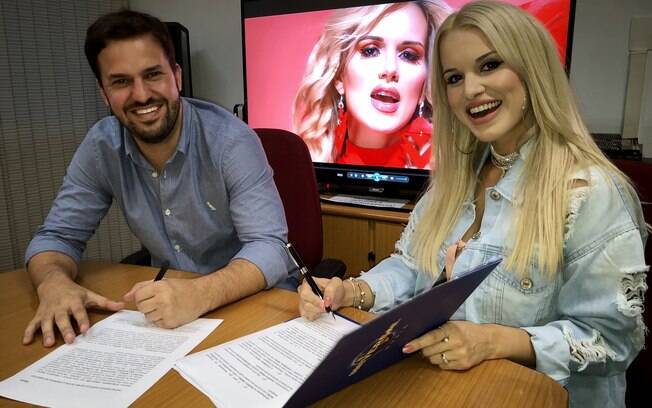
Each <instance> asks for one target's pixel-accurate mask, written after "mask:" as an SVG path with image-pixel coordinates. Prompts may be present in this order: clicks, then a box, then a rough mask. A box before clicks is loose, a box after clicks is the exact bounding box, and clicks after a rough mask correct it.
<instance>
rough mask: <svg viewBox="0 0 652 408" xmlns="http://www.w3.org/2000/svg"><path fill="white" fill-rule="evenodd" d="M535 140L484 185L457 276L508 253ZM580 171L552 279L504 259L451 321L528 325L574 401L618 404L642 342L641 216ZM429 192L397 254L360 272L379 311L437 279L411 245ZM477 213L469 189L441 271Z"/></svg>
mask: <svg viewBox="0 0 652 408" xmlns="http://www.w3.org/2000/svg"><path fill="white" fill-rule="evenodd" d="M532 147H533V142H532V141H530V142H528V143H526V144H525V145H524V146H523V147H522V149H521V158H519V159H518V161H517V162H516V163H515V164H514V166H513V167H512V168H511V169H510V170H509V171H508V172H507V174H506V175H505V177H503V178H502V179H501V180H500V181H499V182H498V183H497V184H496V186H494V187H491V188H489V189H487V190H486V192H485V210H484V215H483V218H482V224H481V226H480V232H481V233H480V234H479V236H475V237H474V238H472V239H470V240H469V241H468V242H467V244H466V247H465V249H464V250H463V251H462V252H461V254H460V255H459V257H458V258H457V260H456V261H455V265H454V268H453V271H452V272H453V278H454V277H455V276H456V275H457V274H460V273H462V272H464V271H466V270H469V269H471V268H473V267H475V266H477V265H479V264H481V263H484V262H487V261H489V260H490V259H493V258H496V257H502V258H504V259H507V258H508V257H509V255H510V253H511V248H513V245H514V241H513V240H514V238H513V235H512V232H513V231H512V230H511V226H512V223H513V220H514V218H515V217H514V213H515V207H516V204H517V200H518V199H519V197H515V186H516V185H517V182H518V179H519V177H520V175H521V174H522V172H523V166H524V163H525V161H527V160H528V159H531V160H536V158H534V157H531V158H530V157H529V156H530V153H531V150H532ZM486 157H487V155H486V154H485V156H484V159H483V161H484V160H485V159H486ZM574 179H583V180H586V181H587V182H588V187H579V188H577V189H574V190H573V191H572V193H571V197H569V210H568V216H567V219H566V234H565V239H564V260H563V265H562V266H561V269H560V270H559V271H558V272H557V273H556V275H555V278H553V279H552V280H551V279H549V278H547V277H546V276H544V275H543V274H542V273H541V271H539V269H538V267H537V266H536V265H535V266H533V267H532V268H531V269H530V270H529V271H528V272H527V274H526V276H522V277H518V276H516V274H515V273H513V272H512V271H509V270H506V269H505V266H504V264H501V265H499V266H498V268H496V269H495V270H494V271H493V272H492V273H491V274H490V275H489V277H488V278H487V279H485V281H484V282H482V283H481V284H480V286H479V287H478V288H477V289H476V290H475V291H474V292H473V293H472V294H471V296H469V298H468V299H467V300H466V301H465V302H464V304H463V305H462V306H461V307H460V308H459V309H458V310H457V311H456V312H455V313H454V315H453V317H452V318H451V320H468V321H472V322H476V323H498V324H502V325H506V326H512V327H521V328H523V329H524V330H526V331H527V332H528V333H529V334H530V340H531V342H532V345H533V348H534V351H535V353H536V369H537V370H538V371H541V372H543V373H545V374H547V375H549V376H550V377H552V378H553V379H555V380H557V381H559V382H560V383H561V384H563V385H564V386H566V388H567V389H568V391H569V396H570V405H571V406H574V407H597V406H601V407H621V406H624V404H625V387H626V384H625V370H626V368H627V366H628V365H629V364H630V363H631V362H632V360H633V359H634V358H635V357H636V355H637V354H638V351H639V350H640V349H641V348H642V346H643V344H644V336H645V334H644V333H645V325H644V323H643V320H642V315H641V313H642V310H643V304H642V302H643V295H644V293H645V290H646V285H645V272H646V271H647V269H648V267H647V266H646V265H645V261H644V257H643V253H644V251H643V249H644V243H645V239H646V237H647V234H646V231H645V227H644V226H645V224H644V222H643V216H642V211H641V207H640V203H638V202H634V203H632V202H631V200H629V199H628V198H627V195H626V194H624V191H623V189H622V186H619V185H617V184H615V182H612V181H611V179H610V178H607V176H605V174H604V173H603V172H602V171H600V170H598V169H596V168H590V169H587V170H585V171H582V172H578V174H576V175H575V177H574ZM428 194H437V192H436V191H431V192H429V193H428ZM426 201H427V197H424V199H422V200H421V201H420V202H419V203H418V204H417V206H416V208H415V210H414V211H413V213H412V215H411V216H410V221H409V223H408V225H407V227H406V228H405V231H404V232H403V235H402V237H401V239H400V240H399V241H398V242H397V245H396V249H397V251H396V253H395V254H394V255H392V257H390V258H388V259H386V260H384V261H383V262H381V263H379V264H378V265H377V266H376V267H374V268H373V269H372V270H370V271H369V272H367V273H366V274H363V276H362V279H364V280H365V281H367V282H368V283H369V285H370V287H371V288H372V290H373V291H374V292H375V303H374V306H373V311H383V310H387V309H389V308H391V307H393V306H395V305H397V304H399V303H401V302H404V301H406V300H407V299H409V298H411V297H413V296H415V295H416V294H418V293H420V292H422V291H423V290H426V289H427V288H429V287H431V286H432V284H433V282H434V281H435V279H436V278H437V277H432V276H430V275H429V274H427V273H423V272H422V271H419V270H418V268H417V267H416V265H415V260H414V258H413V256H412V253H411V240H412V234H413V232H414V227H415V225H416V224H417V223H418V222H419V217H420V213H421V212H422V211H423V206H424V205H425V202H426ZM474 219H475V205H474V203H473V202H472V198H470V199H469V201H468V202H466V203H465V204H464V208H463V210H462V214H461V216H460V219H459V220H458V222H457V223H456V225H455V227H454V228H453V231H452V233H451V234H450V235H449V236H448V238H447V239H446V241H445V242H444V244H443V245H442V247H441V249H440V251H439V271H442V270H443V268H444V258H445V250H446V248H448V246H450V245H452V244H453V243H454V242H456V241H457V240H459V239H461V238H462V236H463V235H464V233H465V232H466V231H467V230H468V228H469V227H470V226H471V224H472V223H473V220H474Z"/></svg>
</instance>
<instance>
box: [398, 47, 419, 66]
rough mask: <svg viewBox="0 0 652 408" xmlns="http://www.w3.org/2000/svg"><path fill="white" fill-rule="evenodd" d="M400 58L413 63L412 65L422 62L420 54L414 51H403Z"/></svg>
mask: <svg viewBox="0 0 652 408" xmlns="http://www.w3.org/2000/svg"><path fill="white" fill-rule="evenodd" d="M399 57H400V58H401V59H404V60H406V61H408V62H411V63H416V62H419V61H421V54H419V53H417V52H415V51H412V50H404V51H401V53H400V54H399Z"/></svg>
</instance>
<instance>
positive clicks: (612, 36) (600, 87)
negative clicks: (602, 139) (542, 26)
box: [571, 0, 652, 134]
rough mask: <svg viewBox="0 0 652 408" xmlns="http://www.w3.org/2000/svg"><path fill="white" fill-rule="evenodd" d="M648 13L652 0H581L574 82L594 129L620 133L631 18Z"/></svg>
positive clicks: (577, 9)
mask: <svg viewBox="0 0 652 408" xmlns="http://www.w3.org/2000/svg"><path fill="white" fill-rule="evenodd" d="M647 14H652V1H650V0H577V6H576V9H575V31H574V38H573V55H572V62H571V84H572V86H573V88H574V89H575V92H576V94H577V97H578V99H579V103H580V108H581V111H582V114H583V115H584V119H585V120H586V122H587V124H588V126H589V130H591V132H594V133H618V134H620V133H621V129H622V123H623V110H624V107H625V89H626V84H627V69H628V60H629V56H628V47H629V23H630V19H631V17H632V16H635V15H647Z"/></svg>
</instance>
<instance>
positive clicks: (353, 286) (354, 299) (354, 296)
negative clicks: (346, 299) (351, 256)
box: [347, 278, 358, 307]
mask: <svg viewBox="0 0 652 408" xmlns="http://www.w3.org/2000/svg"><path fill="white" fill-rule="evenodd" d="M347 280H348V281H349V283H351V289H353V300H352V301H351V306H353V307H355V304H356V303H357V297H358V296H357V294H356V290H355V286H356V285H355V283H353V281H354V280H355V279H353V278H349V279H347Z"/></svg>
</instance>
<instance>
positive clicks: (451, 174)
mask: <svg viewBox="0 0 652 408" xmlns="http://www.w3.org/2000/svg"><path fill="white" fill-rule="evenodd" d="M466 29H477V30H479V31H480V32H482V33H483V34H484V36H485V37H486V38H487V39H488V40H489V43H491V44H492V45H493V47H494V49H495V51H496V52H497V53H498V55H499V56H500V57H501V58H502V59H503V61H504V62H505V64H507V66H509V67H510V68H511V69H513V70H514V71H515V72H516V73H517V74H518V76H519V77H520V79H521V81H522V82H523V84H524V86H525V88H526V91H527V95H528V97H529V101H528V104H527V109H526V112H527V115H526V119H524V120H527V122H528V123H529V124H533V125H534V126H535V127H536V130H537V133H536V135H535V136H534V140H533V141H532V143H533V149H532V152H531V153H530V156H529V157H531V159H530V160H528V161H527V162H526V163H525V167H524V172H523V175H522V177H521V179H520V180H519V182H518V185H517V186H516V196H517V197H520V198H519V199H518V200H517V201H516V205H517V209H516V218H515V223H514V224H513V230H512V231H513V235H512V236H514V241H513V242H514V247H513V248H511V254H510V255H509V257H508V259H507V264H506V267H507V269H509V270H513V271H515V273H516V274H517V275H523V274H525V273H526V272H527V271H528V269H529V268H530V266H531V265H532V264H534V263H536V264H538V265H539V267H540V268H541V270H542V271H544V273H545V274H547V275H548V276H550V277H552V276H553V275H554V274H555V273H556V271H557V270H558V269H559V266H560V265H561V263H562V262H563V243H564V224H565V218H566V214H567V198H568V194H569V192H570V190H571V188H572V187H573V186H572V180H571V178H572V177H573V174H575V172H576V171H578V170H579V169H582V168H586V167H587V166H591V165H597V166H598V167H599V168H600V169H603V170H604V171H605V173H606V174H609V175H613V176H614V177H615V179H616V182H619V183H621V184H622V185H623V186H624V187H625V189H626V190H627V191H628V192H629V193H630V194H631V195H632V196H633V197H635V195H636V193H635V191H634V190H633V188H632V187H631V184H630V183H629V181H628V179H627V177H626V176H625V175H624V174H623V173H621V172H620V171H619V170H618V169H617V168H616V167H615V166H614V165H613V164H611V162H610V161H609V160H608V159H607V158H606V157H605V156H604V155H603V154H602V152H601V151H600V149H599V148H598V147H597V145H596V144H595V142H594V141H593V139H592V137H591V135H590V134H589V132H588V130H587V128H586V126H585V125H584V122H583V121H582V119H581V117H580V114H579V112H578V109H577V106H576V104H575V102H574V98H573V96H572V93H571V90H570V86H569V84H568V79H567V77H566V74H565V72H564V69H563V68H562V65H561V62H560V59H559V55H558V53H557V48H556V46H555V43H554V41H553V39H552V37H551V36H550V34H549V33H548V31H547V30H546V29H545V28H544V27H543V26H542V25H541V24H540V23H539V22H537V21H536V20H535V19H534V18H533V17H532V16H530V15H529V14H527V13H526V12H524V11H522V10H520V9H519V8H517V7H515V6H511V5H508V4H504V3H498V2H492V1H482V0H481V1H479V2H474V3H469V4H467V5H466V6H464V7H462V8H461V9H460V10H459V11H458V12H457V13H454V14H452V15H451V16H450V17H449V18H448V19H447V20H446V21H445V22H444V23H443V24H442V26H441V27H440V28H439V30H438V32H437V37H436V39H435V44H434V47H435V57H434V60H435V61H433V64H432V66H433V68H432V80H431V82H432V83H433V84H434V85H433V100H434V112H435V126H436V132H435V134H436V135H437V140H438V143H437V145H435V144H434V143H433V154H434V155H436V156H435V157H436V158H437V163H438V167H437V169H436V172H435V173H433V174H432V177H431V184H430V186H429V188H430V189H432V190H434V194H428V195H427V197H429V198H428V199H429V200H430V201H429V202H428V203H427V205H426V206H425V209H424V212H423V215H422V218H421V222H420V223H419V224H418V225H417V226H416V229H415V238H414V241H413V249H412V250H413V251H414V256H415V258H416V261H417V264H418V265H419V267H420V268H421V269H422V270H424V271H427V272H429V273H431V274H432V275H435V276H436V275H437V274H439V272H440V271H439V270H438V262H437V261H438V255H439V251H440V249H441V246H442V245H443V244H444V240H445V239H446V238H447V236H448V235H449V233H450V231H451V230H452V228H453V227H454V225H455V224H456V222H457V220H458V218H459V217H460V214H461V209H462V206H463V203H464V202H465V201H466V200H468V199H469V198H470V197H471V196H472V194H474V191H475V188H476V185H477V184H476V183H477V177H476V174H475V166H476V165H477V164H478V160H479V159H480V156H481V155H482V152H483V151H484V150H485V149H486V144H485V143H481V142H479V141H478V140H477V139H476V138H475V137H474V136H473V134H471V132H470V131H469V129H468V128H466V127H465V126H463V125H462V124H461V123H460V122H459V121H458V120H457V118H456V117H455V115H454V114H453V112H452V110H451V108H450V106H449V105H448V102H447V97H446V85H445V83H444V81H443V79H442V78H443V76H442V65H441V56H440V51H441V48H440V47H441V42H442V40H443V39H444V38H446V35H447V34H448V33H449V32H451V31H452V30H466Z"/></svg>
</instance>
